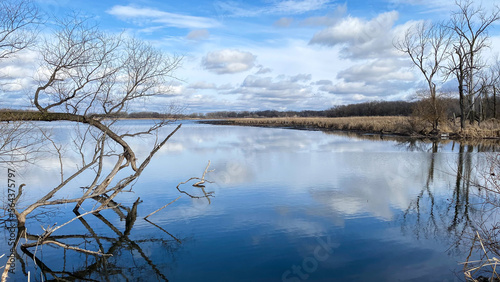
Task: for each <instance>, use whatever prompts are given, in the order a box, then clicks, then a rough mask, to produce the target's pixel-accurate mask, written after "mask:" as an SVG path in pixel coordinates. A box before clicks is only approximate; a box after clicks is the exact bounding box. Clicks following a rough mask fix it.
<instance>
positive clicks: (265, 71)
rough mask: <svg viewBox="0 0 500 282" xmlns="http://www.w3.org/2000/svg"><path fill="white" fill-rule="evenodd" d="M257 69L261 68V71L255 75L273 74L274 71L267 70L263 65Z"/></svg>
mask: <svg viewBox="0 0 500 282" xmlns="http://www.w3.org/2000/svg"><path fill="white" fill-rule="evenodd" d="M257 67H258V68H259V70H258V71H257V72H256V73H255V74H266V73H270V72H272V70H271V69H270V68H266V67H264V66H262V65H260V66H257Z"/></svg>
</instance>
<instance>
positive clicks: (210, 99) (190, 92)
mask: <svg viewBox="0 0 500 282" xmlns="http://www.w3.org/2000/svg"><path fill="white" fill-rule="evenodd" d="M36 2H37V4H38V5H39V7H40V8H41V9H42V11H44V12H47V13H51V14H56V15H58V14H65V13H69V12H70V11H81V12H82V13H85V14H87V15H90V16H92V17H93V18H95V19H96V20H97V21H98V23H99V25H100V27H101V29H103V30H105V31H107V32H110V33H120V32H125V33H127V34H130V35H133V36H136V37H138V38H141V39H143V40H146V41H148V42H150V43H151V44H153V45H154V46H156V47H157V48H160V49H162V50H163V51H165V52H166V53H168V54H172V55H180V56H183V61H182V67H181V68H179V69H178V70H176V72H175V77H176V78H177V80H175V81H174V82H172V87H171V92H170V93H168V95H162V97H158V98H150V99H149V100H148V101H146V102H143V103H139V104H135V105H134V106H133V111H143V110H148V111H149V110H153V111H155V110H157V111H161V110H160V105H165V104H170V103H174V104H177V105H179V106H181V107H182V108H183V109H184V112H185V113H206V112H212V111H255V110H282V111H284V110H296V111H301V110H325V109H328V108H331V107H332V106H335V105H343V104H350V103H359V102H366V101H374V100H401V99H402V100H408V99H411V98H412V97H414V93H415V92H416V91H417V90H418V89H420V88H423V87H425V86H424V83H423V81H422V75H421V74H419V73H418V71H417V70H416V69H415V68H411V63H410V62H409V60H408V58H407V57H406V56H405V55H404V54H402V53H399V52H398V51H397V50H396V49H395V48H394V47H393V44H392V43H393V39H394V38H395V37H397V36H400V35H401V34H402V33H403V32H404V31H405V30H406V29H407V28H408V27H409V26H411V25H412V24H415V23H416V22H418V21H433V22H437V21H443V20H447V19H449V17H450V14H451V11H453V10H456V7H455V5H454V1H453V0H406V1H403V0H375V1H357V0H351V1H329V0H284V1H283V0H263V1H239V0H237V1H225V0H221V1H208V0H195V1H171V0H129V1H118V0H85V1H83V0H36ZM494 3H495V1H491V0H488V1H487V0H485V1H483V3H482V5H483V6H484V7H486V8H488V7H489V8H491V7H493V5H494ZM489 33H490V36H491V41H490V42H491V46H492V48H491V50H489V51H488V56H493V54H497V53H500V23H497V24H495V25H494V26H493V28H492V29H491V30H490V32H489ZM30 59H31V58H30V57H29V56H27V57H25V58H24V59H23V60H24V61H23V63H24V64H30V61H29V60H30ZM16 64H17V65H13V64H11V65H10V66H8V67H10V68H11V70H10V71H11V73H12V74H14V73H20V74H23V75H24V74H25V73H26V72H24V71H22V70H21V69H20V68H21V67H20V66H21V65H22V63H16ZM0 67H2V66H0ZM3 72H4V73H5V72H9V70H7V71H6V68H5V66H3ZM13 76H15V75H13ZM17 79H19V80H20V82H19V85H21V86H19V87H14V89H10V90H9V89H7V90H5V89H4V92H3V93H2V95H3V97H4V99H10V101H12V103H13V104H19V105H22V104H26V103H27V100H28V99H27V95H26V94H24V95H23V94H20V93H23V91H21V90H24V93H26V89H24V88H26V87H24V86H23V85H27V84H29V83H28V82H25V81H23V80H28V79H29V78H26V77H21V76H19V77H18V78H17ZM449 85H452V83H447V84H445V85H444V88H446V87H449ZM4 101H5V100H4ZM28 102H29V101H28Z"/></svg>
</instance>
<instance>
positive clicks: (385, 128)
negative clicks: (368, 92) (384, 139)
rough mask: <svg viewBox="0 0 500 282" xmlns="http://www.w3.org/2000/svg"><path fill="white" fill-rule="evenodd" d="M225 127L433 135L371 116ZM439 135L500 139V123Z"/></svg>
mask: <svg viewBox="0 0 500 282" xmlns="http://www.w3.org/2000/svg"><path fill="white" fill-rule="evenodd" d="M224 123H225V124H231V125H243V126H264V127H291V128H300V129H318V130H342V131H359V132H367V133H383V134H395V135H405V136H430V135H432V126H431V125H430V124H427V123H425V122H424V121H422V120H420V119H418V118H416V117H405V116H383V117H382V116H372V117H338V118H326V117H310V118H302V117H284V118H234V119H225V120H224ZM440 133H447V134H449V135H450V136H452V137H458V138H464V139H475V138H500V122H499V121H498V120H493V119H491V120H487V121H484V122H482V123H481V126H478V125H473V126H472V125H469V126H468V127H467V128H466V129H465V130H460V126H459V123H457V122H451V121H448V122H443V123H441V125H440Z"/></svg>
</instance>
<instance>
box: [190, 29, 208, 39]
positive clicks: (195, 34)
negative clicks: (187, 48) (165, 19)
mask: <svg viewBox="0 0 500 282" xmlns="http://www.w3.org/2000/svg"><path fill="white" fill-rule="evenodd" d="M209 37H210V32H209V31H208V30H206V29H196V30H192V31H190V32H189V33H188V35H186V38H187V39H189V40H205V39H208V38H209Z"/></svg>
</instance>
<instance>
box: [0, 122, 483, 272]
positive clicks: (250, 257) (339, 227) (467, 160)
mask: <svg viewBox="0 0 500 282" xmlns="http://www.w3.org/2000/svg"><path fill="white" fill-rule="evenodd" d="M149 123H150V121H143V120H141V121H121V124H120V126H123V127H130V128H136V127H141V126H146V125H148V124H149ZM67 127H71V125H70V124H69V125H68V124H63V125H62V126H61V127H59V128H56V129H55V131H56V133H58V134H59V135H57V136H58V138H60V139H61V140H63V139H64V138H67V136H66V135H65V134H64V133H63V132H65V129H66V128H67ZM173 128H174V127H173V125H172V126H169V127H168V128H166V129H165V130H172V129H173ZM153 142H154V138H153V137H151V138H142V139H140V140H138V141H134V142H132V146H133V147H134V148H135V149H136V150H137V154H138V155H140V154H141V153H142V154H144V153H146V152H147V148H148V146H152V144H153ZM479 151H481V149H478V147H474V146H467V145H461V144H458V143H454V142H451V141H448V142H444V143H440V144H437V143H435V144H433V143H426V142H420V141H417V142H408V140H406V139H393V138H389V139H388V140H380V137H379V136H369V135H367V136H357V135H355V136H351V135H345V134H334V133H323V132H319V131H300V130H289V129H276V128H256V127H235V126H211V125H201V124H196V123H194V122H185V123H184V125H183V127H182V128H181V130H180V131H178V132H177V133H176V134H175V135H174V136H173V137H172V139H171V140H170V141H169V142H168V143H167V145H165V147H164V148H162V149H161V151H160V152H159V153H158V155H157V156H155V159H154V160H153V161H152V162H151V164H150V166H149V167H148V168H147V169H146V171H145V172H144V173H143V174H142V176H141V178H140V179H139V181H137V182H136V183H134V185H133V192H130V193H124V194H123V195H121V196H120V197H118V198H116V200H117V201H118V202H121V203H122V204H123V206H124V207H131V206H132V205H133V203H134V202H135V201H136V200H137V198H139V197H140V200H141V201H142V202H141V203H140V204H138V205H137V217H136V218H135V217H133V218H132V219H131V218H130V217H129V218H128V219H127V218H126V215H127V211H126V210H123V213H124V216H122V217H120V215H119V214H118V213H116V212H115V211H113V210H106V211H103V212H101V213H100V215H99V216H93V215H89V216H86V217H85V222H83V221H75V222H73V223H71V224H69V225H68V226H67V227H65V228H63V229H61V230H60V231H58V233H57V234H55V235H69V234H82V236H83V237H84V238H85V240H83V239H82V237H81V236H80V237H79V238H77V237H72V238H67V239H66V240H67V241H66V242H68V243H70V242H71V243H74V244H80V246H81V247H86V248H88V249H94V250H95V249H97V247H98V244H101V245H102V246H103V247H104V249H105V250H108V251H109V252H110V253H112V254H113V256H112V257H109V258H107V259H105V260H103V259H96V257H95V256H92V255H83V254H79V253H75V252H72V251H70V250H67V251H64V250H61V249H59V248H53V247H50V246H47V245H45V246H42V247H41V248H39V249H37V250H36V255H37V257H38V258H39V259H40V261H41V262H43V263H44V264H45V266H44V267H45V269H44V267H40V263H38V264H39V266H38V267H37V266H35V265H34V263H33V260H32V259H30V258H29V257H28V256H27V255H26V254H23V253H22V252H20V254H21V256H20V257H18V259H17V264H16V270H17V271H16V274H15V275H14V276H11V277H13V279H14V280H16V281H17V280H25V279H26V278H25V275H26V273H27V271H30V273H31V279H32V280H35V281H41V280H42V278H41V277H42V276H43V275H42V274H41V272H42V270H43V272H44V273H45V278H44V279H49V280H50V279H53V278H54V276H57V277H72V278H73V279H75V278H80V279H82V278H85V279H93V280H99V281H103V280H110V281H125V280H127V279H128V280H129V281H155V280H159V281H163V280H169V281H303V280H307V281H453V280H455V279H459V280H463V279H462V278H463V274H462V273H461V270H462V266H461V265H459V262H463V261H464V260H465V258H466V256H467V252H468V247H469V246H467V240H465V239H464V238H465V237H466V233H465V232H464V230H466V229H467V227H468V225H469V224H470V218H472V217H473V216H474V213H476V212H477V210H476V209H475V206H474V203H475V201H476V198H475V196H474V194H475V193H474V188H473V187H470V185H467V181H465V180H467V179H464V178H463V177H462V176H464V175H466V176H467V177H469V178H470V177H472V178H473V177H475V169H476V168H477V166H478V165H481V164H482V163H483V158H484V155H485V153H483V152H479ZM208 161H210V162H211V166H210V169H215V170H214V171H213V172H209V173H208V174H207V176H206V178H207V179H208V180H211V181H213V182H214V183H213V184H207V185H206V188H205V190H206V191H207V192H213V196H214V197H212V198H211V199H210V203H209V202H208V201H207V199H203V198H202V199H193V198H190V197H188V196H187V195H185V194H182V197H181V198H180V199H179V200H178V201H176V202H175V203H173V204H171V205H170V206H168V207H167V208H165V209H164V210H162V211H160V212H158V213H156V214H154V215H152V216H151V217H150V218H149V220H150V222H148V221H145V220H144V219H143V217H144V216H145V215H147V214H149V213H151V212H153V211H154V210H156V209H158V208H160V207H161V206H163V205H165V204H167V203H169V202H170V201H172V200H174V199H176V198H177V197H178V196H179V195H181V194H180V193H179V191H177V189H176V188H175V187H176V186H177V185H178V184H179V183H180V182H182V181H186V180H188V179H189V178H190V177H201V175H202V173H203V171H204V170H205V167H206V165H207V163H208ZM2 169H4V170H6V168H2ZM18 173H19V178H20V179H22V180H23V181H24V182H25V183H26V184H27V187H29V188H30V191H32V192H31V194H30V195H29V196H27V197H28V198H29V197H30V196H31V197H33V198H36V194H37V192H36V191H38V190H39V189H43V188H44V187H48V186H50V185H51V183H52V182H51V181H53V182H54V181H55V180H57V175H58V171H57V161H56V160H55V159H45V160H43V161H42V160H41V161H40V162H39V163H38V164H36V165H30V166H26V167H23V168H20V169H19V172H18ZM54 179H55V180H54ZM54 183H55V182H54ZM82 185H84V184H82ZM181 187H182V189H185V191H187V192H189V193H190V194H192V195H202V193H200V192H201V191H200V189H199V188H195V187H192V186H190V185H189V184H187V185H183V186H181ZM75 189H76V190H73V191H75V192H74V193H77V192H80V191H79V190H78V188H77V187H75ZM67 193H68V195H69V194H71V193H73V192H67ZM72 208H73V206H69V205H68V206H62V207H60V208H59V209H57V210H56V211H53V210H50V211H46V212H45V213H44V214H41V215H39V217H38V220H39V221H35V220H34V219H32V221H30V223H29V224H28V231H30V232H31V233H32V234H41V233H42V232H43V231H42V230H41V228H40V225H41V224H49V223H50V222H53V221H54V219H56V220H57V221H59V223H61V222H64V221H65V219H69V218H71V216H72V213H71V209H72ZM87 208H90V206H89V207H87ZM86 224H87V225H89V226H91V228H92V229H91V230H93V232H95V234H96V235H97V236H98V237H99V238H100V240H98V241H99V242H96V240H95V237H92V236H91V235H92V234H89V227H88V226H86ZM1 236H3V238H0V248H1V249H2V250H7V244H6V242H7V239H6V238H7V237H8V236H9V234H8V232H7V231H6V230H4V231H3V233H2V235H1ZM93 238H94V239H93ZM32 251H33V250H32ZM2 262H3V261H2ZM47 269H49V270H50V271H49V270H47ZM51 273H52V274H51Z"/></svg>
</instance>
